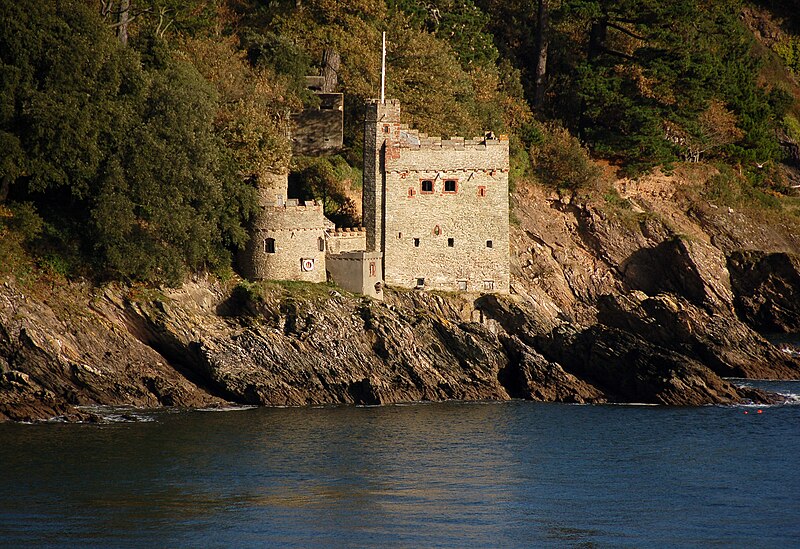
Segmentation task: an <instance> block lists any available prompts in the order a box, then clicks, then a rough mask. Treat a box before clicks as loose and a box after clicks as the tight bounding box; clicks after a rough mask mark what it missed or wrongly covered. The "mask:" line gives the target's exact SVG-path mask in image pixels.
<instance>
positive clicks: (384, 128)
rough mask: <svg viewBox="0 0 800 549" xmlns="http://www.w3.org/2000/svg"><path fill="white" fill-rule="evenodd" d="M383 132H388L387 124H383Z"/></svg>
mask: <svg viewBox="0 0 800 549" xmlns="http://www.w3.org/2000/svg"><path fill="white" fill-rule="evenodd" d="M383 133H389V124H384V125H383Z"/></svg>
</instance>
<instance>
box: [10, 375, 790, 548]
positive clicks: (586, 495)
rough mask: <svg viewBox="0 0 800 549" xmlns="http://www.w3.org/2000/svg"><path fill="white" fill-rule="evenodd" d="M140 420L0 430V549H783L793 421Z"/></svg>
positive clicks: (647, 417) (606, 417) (516, 413)
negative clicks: (24, 547) (150, 548)
mask: <svg viewBox="0 0 800 549" xmlns="http://www.w3.org/2000/svg"><path fill="white" fill-rule="evenodd" d="M796 392H800V390H797V391H796ZM150 417H152V418H154V419H155V421H153V422H149V423H115V424H107V425H0V442H1V443H2V444H1V445H0V463H2V464H3V469H2V471H3V473H2V475H1V476H0V545H10V546H18V545H21V544H25V543H26V542H28V543H31V544H33V545H37V546H39V545H48V544H53V545H71V546H103V547H105V546H119V545H150V544H156V545H159V546H170V547H172V546H181V547H196V546H237V547H238V546H265V545H268V546H302V547H308V546H365V545H381V546H382V545H393V546H452V547H463V546H476V545H477V546H525V547H529V546H543V545H544V546H554V547H563V546H597V547H605V546H614V547H619V546H629V547H642V546H665V545H667V546H675V545H679V546H680V545H683V546H686V545H690V546H697V545H709V544H719V545H724V546H730V545H758V546H780V545H790V544H791V543H796V540H797V539H800V503H798V498H797V497H796V494H797V492H798V488H800V482H798V480H797V477H796V475H795V469H796V456H797V455H798V452H799V451H800V429H798V421H799V420H800V406H784V407H772V408H767V409H765V410H764V413H763V414H761V415H756V414H749V415H744V414H743V413H742V408H735V407H731V408H723V407H707V408H699V409H697V408H659V407H656V408H654V407H631V406H566V405H544V404H533V403H525V402H511V403H500V404H497V403H491V404H490V403H485V404H461V403H445V404H430V405H422V404H421V405H413V406H389V407H380V408H354V407H336V408H314V409H312V408H306V409H249V410H241V411H230V412H226V413H203V412H180V413H175V412H156V413H152V414H150Z"/></svg>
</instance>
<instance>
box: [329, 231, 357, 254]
mask: <svg viewBox="0 0 800 549" xmlns="http://www.w3.org/2000/svg"><path fill="white" fill-rule="evenodd" d="M327 239H328V250H327V251H328V253H329V254H339V253H342V252H355V251H363V250H366V249H367V231H366V230H365V229H364V228H363V227H360V228H358V229H336V230H335V231H330V230H329V231H328V233H327Z"/></svg>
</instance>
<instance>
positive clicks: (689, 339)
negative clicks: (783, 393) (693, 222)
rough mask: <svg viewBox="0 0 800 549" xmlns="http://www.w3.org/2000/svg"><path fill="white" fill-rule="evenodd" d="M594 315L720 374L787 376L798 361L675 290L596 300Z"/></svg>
mask: <svg viewBox="0 0 800 549" xmlns="http://www.w3.org/2000/svg"><path fill="white" fill-rule="evenodd" d="M598 309H599V313H598V320H599V321H600V322H601V323H602V324H604V325H606V326H611V327H614V328H618V329H621V330H625V331H627V332H629V333H633V334H640V335H641V336H642V337H644V338H646V339H647V341H648V342H650V343H653V344H656V345H659V346H661V347H664V348H666V349H670V350H672V351H675V352H677V353H680V354H682V355H684V356H686V357H689V358H691V359H692V360H695V361H698V362H700V363H702V364H705V365H706V366H708V368H710V369H711V370H713V371H714V372H715V373H717V374H718V375H720V376H724V377H745V378H761V379H764V378H774V377H778V378H787V379H792V378H795V377H797V376H798V375H799V374H800V361H798V360H797V359H795V358H794V357H791V356H789V355H787V354H786V353H782V352H780V351H779V350H778V349H776V348H775V347H774V346H772V345H771V344H770V343H769V342H768V341H766V340H765V339H764V338H763V337H761V336H760V335H759V334H758V333H756V332H754V331H753V330H752V329H750V328H749V327H748V326H746V325H745V324H744V323H743V322H741V321H740V320H739V319H737V318H736V317H735V316H733V315H730V314H727V315H726V314H719V313H709V312H708V311H706V310H704V309H702V308H700V307H698V306H696V305H694V304H693V303H690V302H689V301H688V300H687V299H686V298H683V297H681V296H678V295H674V294H663V293H662V294H657V295H655V296H652V297H649V296H647V295H646V294H644V293H643V292H639V291H634V292H629V293H627V294H623V295H616V296H612V295H606V296H603V297H602V298H601V299H600V300H599V301H598Z"/></svg>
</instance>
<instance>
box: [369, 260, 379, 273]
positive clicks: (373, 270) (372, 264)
mask: <svg viewBox="0 0 800 549" xmlns="http://www.w3.org/2000/svg"><path fill="white" fill-rule="evenodd" d="M377 271H378V269H377V267H376V266H375V262H374V261H370V262H369V276H375V273H376V272H377Z"/></svg>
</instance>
